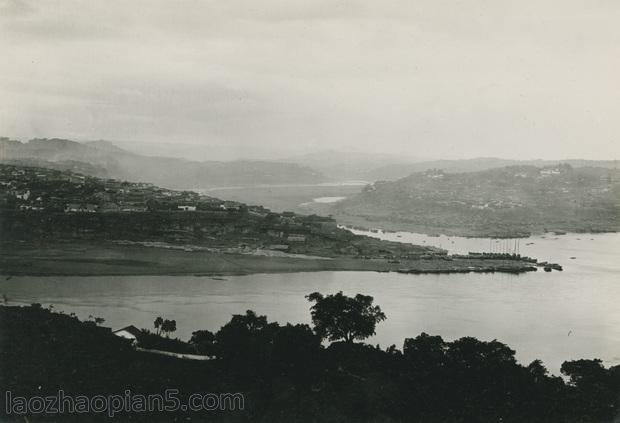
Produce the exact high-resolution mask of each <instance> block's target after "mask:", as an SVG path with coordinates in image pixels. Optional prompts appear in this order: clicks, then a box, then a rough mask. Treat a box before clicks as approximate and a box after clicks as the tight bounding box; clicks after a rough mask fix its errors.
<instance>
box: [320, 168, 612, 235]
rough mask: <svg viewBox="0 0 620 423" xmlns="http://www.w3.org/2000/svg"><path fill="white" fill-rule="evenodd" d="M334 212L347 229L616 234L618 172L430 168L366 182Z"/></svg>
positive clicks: (579, 169) (470, 233)
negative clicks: (407, 174)
mask: <svg viewBox="0 0 620 423" xmlns="http://www.w3.org/2000/svg"><path fill="white" fill-rule="evenodd" d="M331 212H332V213H333V215H334V217H336V219H337V220H338V221H339V222H341V223H345V224H349V225H355V226H361V227H366V228H384V229H391V230H409V231H413V232H421V233H430V234H440V233H443V234H448V235H463V236H498V237H517V236H525V235H528V234H531V233H540V232H546V231H566V232H568V231H571V232H573V231H574V232H606V231H619V230H620V171H618V170H615V169H605V168H602V167H581V168H577V167H573V166H571V165H568V164H561V165H555V166H551V167H535V166H507V167H502V168H496V169H490V170H484V171H479V172H462V173H445V172H444V171H441V170H429V171H425V172H418V173H414V174H412V175H410V176H408V177H406V178H402V179H399V180H397V181H393V182H377V183H375V184H373V185H368V186H367V187H366V188H365V189H364V190H363V191H362V192H361V193H360V194H358V195H356V196H353V197H350V198H347V199H345V200H343V201H341V202H339V203H336V204H335V205H334V207H333V209H332V211H331Z"/></svg>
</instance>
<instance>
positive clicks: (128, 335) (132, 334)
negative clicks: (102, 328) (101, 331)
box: [112, 325, 142, 344]
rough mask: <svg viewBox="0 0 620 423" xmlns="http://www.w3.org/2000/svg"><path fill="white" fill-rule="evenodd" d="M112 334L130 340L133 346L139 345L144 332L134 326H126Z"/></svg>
mask: <svg viewBox="0 0 620 423" xmlns="http://www.w3.org/2000/svg"><path fill="white" fill-rule="evenodd" d="M112 333H113V334H114V335H116V336H120V337H121V338H125V339H129V340H130V341H131V342H132V344H137V343H138V340H139V339H140V336H141V335H142V331H141V330H140V329H138V328H137V327H135V326H134V325H129V326H125V327H124V328H121V329H118V330H115V331H114V332H112Z"/></svg>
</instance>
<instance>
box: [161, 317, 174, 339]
mask: <svg viewBox="0 0 620 423" xmlns="http://www.w3.org/2000/svg"><path fill="white" fill-rule="evenodd" d="M176 330H177V321H176V320H168V319H165V320H164V322H163V323H162V324H161V331H162V332H163V333H165V334H166V336H170V334H171V333H172V332H174V331H176Z"/></svg>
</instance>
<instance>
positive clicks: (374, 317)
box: [306, 291, 386, 342]
mask: <svg viewBox="0 0 620 423" xmlns="http://www.w3.org/2000/svg"><path fill="white" fill-rule="evenodd" d="M306 298H307V299H308V301H312V302H314V303H315V304H314V305H313V306H312V307H311V308H310V310H311V313H312V323H313V324H314V331H315V332H316V334H317V335H319V336H320V337H321V338H322V339H327V340H329V341H338V340H340V339H342V340H344V341H345V342H353V341H354V340H363V339H366V338H368V337H369V336H372V335H374V334H375V328H376V326H377V323H379V322H381V321H383V320H385V319H386V317H385V314H384V313H383V312H382V311H381V308H380V307H379V306H373V305H372V303H373V301H374V298H373V297H371V296H368V295H362V294H357V295H356V296H355V297H353V298H351V297H348V296H346V295H343V294H342V291H340V292H338V293H337V294H335V295H328V296H326V297H324V296H323V295H322V294H320V293H318V292H313V293H312V294H310V295H308V296H306Z"/></svg>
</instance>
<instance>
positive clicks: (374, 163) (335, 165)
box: [285, 150, 418, 182]
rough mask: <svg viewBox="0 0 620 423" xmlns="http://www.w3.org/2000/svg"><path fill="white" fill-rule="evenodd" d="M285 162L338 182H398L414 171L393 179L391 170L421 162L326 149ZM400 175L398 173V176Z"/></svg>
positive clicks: (390, 156) (413, 159)
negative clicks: (393, 180) (295, 164)
mask: <svg viewBox="0 0 620 423" xmlns="http://www.w3.org/2000/svg"><path fill="white" fill-rule="evenodd" d="M285 161H286V162H290V163H297V164H300V165H304V166H308V167H311V168H313V169H315V170H317V171H319V172H321V173H323V174H325V175H326V176H327V177H329V178H331V179H333V180H336V181H353V180H358V181H369V182H372V181H376V180H381V179H397V178H398V177H402V176H406V175H408V174H410V173H411V172H409V173H407V174H404V175H400V176H397V177H396V178H393V176H394V175H395V174H393V173H392V172H390V170H389V169H392V168H393V167H396V168H398V169H401V170H402V171H404V170H405V169H407V168H408V167H410V166H412V165H413V164H414V163H416V162H417V161H418V160H417V159H415V158H403V157H401V156H396V155H388V154H371V153H359V152H346V151H338V150H323V151H318V152H316V153H310V154H304V155H300V156H294V157H289V158H287V159H285ZM396 175H398V174H396Z"/></svg>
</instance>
